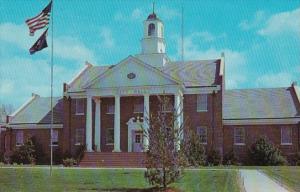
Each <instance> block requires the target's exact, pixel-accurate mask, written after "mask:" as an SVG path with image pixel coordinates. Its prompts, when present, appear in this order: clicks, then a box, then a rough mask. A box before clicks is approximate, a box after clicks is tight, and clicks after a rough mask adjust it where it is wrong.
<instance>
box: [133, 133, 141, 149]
mask: <svg viewBox="0 0 300 192" xmlns="http://www.w3.org/2000/svg"><path fill="white" fill-rule="evenodd" d="M132 145H133V146H132V149H133V152H142V151H143V132H141V131H133V134H132Z"/></svg>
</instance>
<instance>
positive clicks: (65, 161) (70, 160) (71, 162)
mask: <svg viewBox="0 0 300 192" xmlns="http://www.w3.org/2000/svg"><path fill="white" fill-rule="evenodd" d="M76 164H77V162H76V160H75V159H73V158H66V159H63V165H64V166H65V167H73V166H74V165H76Z"/></svg>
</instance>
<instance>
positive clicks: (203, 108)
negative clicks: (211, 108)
mask: <svg viewBox="0 0 300 192" xmlns="http://www.w3.org/2000/svg"><path fill="white" fill-rule="evenodd" d="M202 99H203V101H205V102H203V101H202ZM202 104H204V105H205V106H202ZM207 111H208V94H198V95H197V112H207Z"/></svg>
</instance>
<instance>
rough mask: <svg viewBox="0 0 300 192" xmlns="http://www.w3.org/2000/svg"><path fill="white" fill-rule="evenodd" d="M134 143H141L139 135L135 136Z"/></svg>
mask: <svg viewBox="0 0 300 192" xmlns="http://www.w3.org/2000/svg"><path fill="white" fill-rule="evenodd" d="M135 143H141V135H140V134H137V135H135Z"/></svg>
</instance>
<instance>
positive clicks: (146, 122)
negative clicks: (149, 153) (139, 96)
mask: <svg viewBox="0 0 300 192" xmlns="http://www.w3.org/2000/svg"><path fill="white" fill-rule="evenodd" d="M149 109H150V106H149V95H148V94H147V95H144V121H143V128H144V134H146V135H147V136H146V137H144V139H143V144H144V147H145V151H146V150H147V149H148V146H149V140H148V130H149V116H150V110H149Z"/></svg>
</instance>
